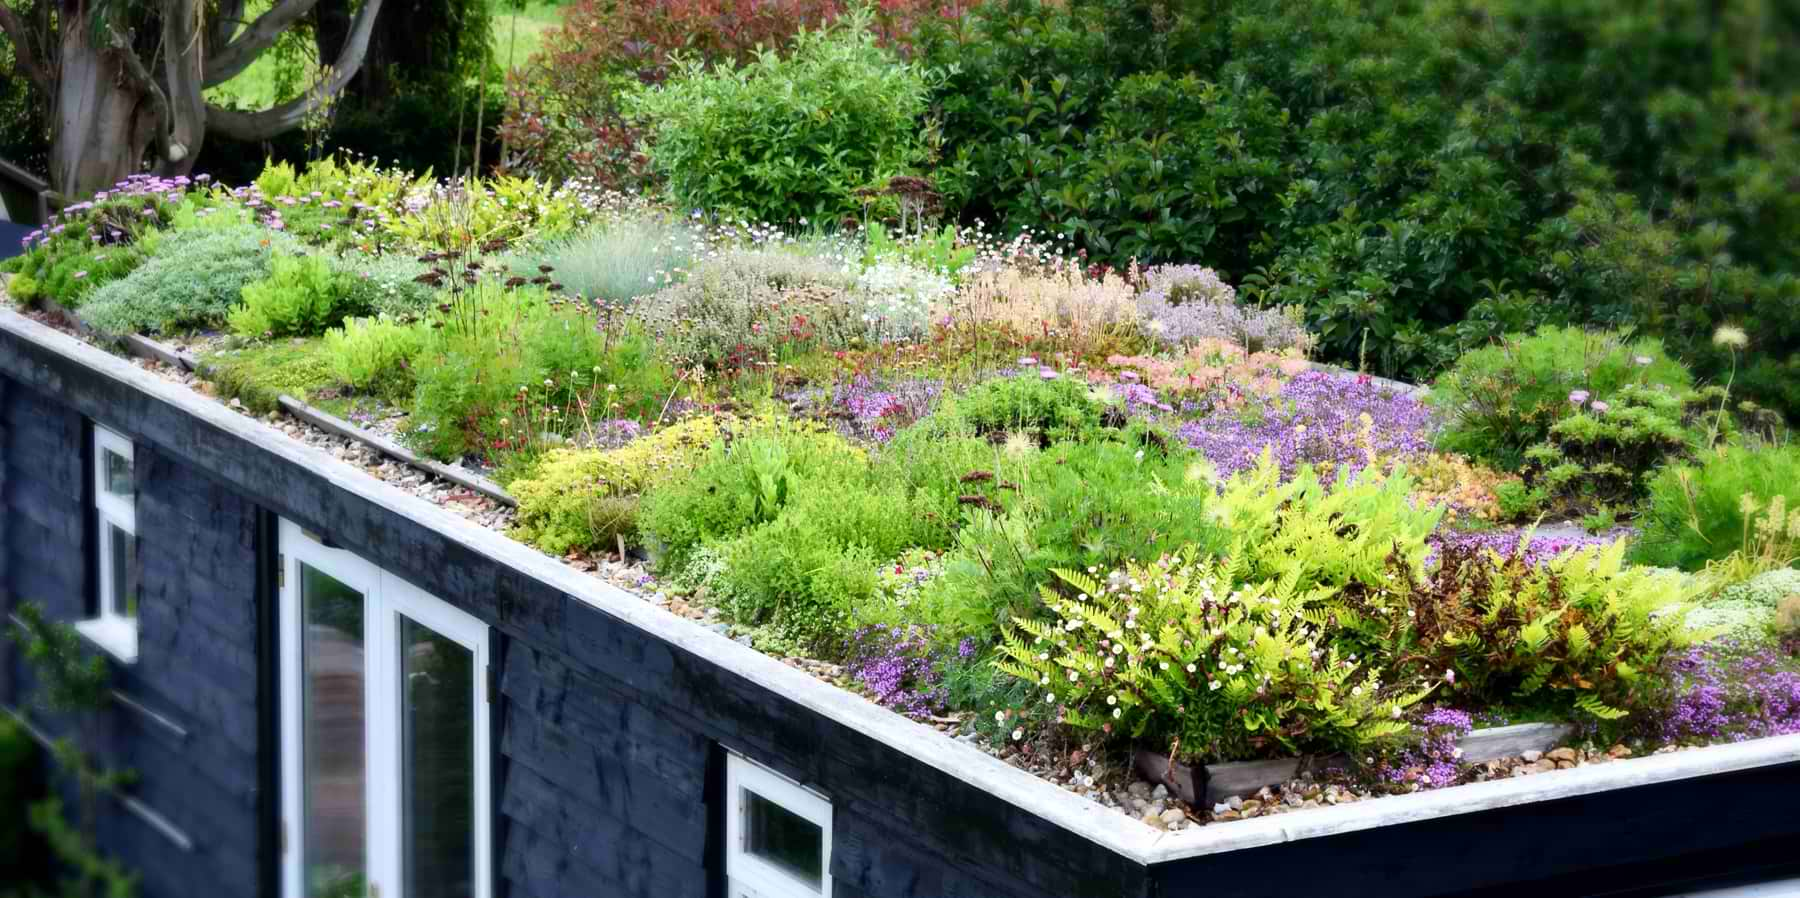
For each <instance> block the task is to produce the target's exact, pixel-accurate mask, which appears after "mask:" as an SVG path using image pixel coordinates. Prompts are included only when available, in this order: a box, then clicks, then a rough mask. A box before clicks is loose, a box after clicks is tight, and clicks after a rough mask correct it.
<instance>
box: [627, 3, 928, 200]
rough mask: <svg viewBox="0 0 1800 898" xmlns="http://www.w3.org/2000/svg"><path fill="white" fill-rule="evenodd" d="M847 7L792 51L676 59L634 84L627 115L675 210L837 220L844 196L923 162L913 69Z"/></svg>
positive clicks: (921, 92) (921, 106)
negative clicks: (656, 77)
mask: <svg viewBox="0 0 1800 898" xmlns="http://www.w3.org/2000/svg"><path fill="white" fill-rule="evenodd" d="M869 24H870V21H869V19H868V18H867V16H866V15H865V14H862V13H857V14H854V15H852V16H850V17H848V18H847V19H846V20H845V21H843V22H841V23H838V24H836V25H834V26H831V27H830V28H828V29H825V30H811V31H808V30H803V31H801V32H800V33H799V34H797V35H796V36H795V38H794V43H793V47H792V50H791V52H790V53H789V54H788V55H787V56H786V57H783V56H780V55H777V54H776V52H775V51H774V50H772V49H765V50H762V51H759V52H758V53H757V54H756V55H755V57H754V58H753V59H752V60H751V61H750V62H748V63H747V64H745V65H743V66H738V65H736V64H735V63H733V62H731V61H729V60H726V61H721V62H719V63H717V64H716V65H714V66H713V67H712V68H711V69H708V67H707V66H706V64H705V63H704V62H702V61H700V60H689V61H686V62H683V63H681V64H680V65H679V66H678V67H677V68H676V70H675V71H674V72H673V73H672V74H671V75H670V77H669V80H668V81H667V82H665V83H663V84H661V85H656V86H651V87H644V88H639V89H636V90H634V91H633V92H632V93H631V94H630V95H629V96H628V97H627V100H626V105H627V108H628V110H629V112H630V116H631V118H632V119H633V120H634V121H635V122H637V123H639V124H641V125H642V126H643V127H645V128H647V129H648V130H649V132H650V135H651V141H650V145H649V148H648V151H647V152H648V154H649V158H650V164H651V166H652V167H653V168H654V169H655V170H656V172H657V173H658V174H659V175H661V176H662V177H664V178H665V179H667V181H668V186H669V191H670V193H671V194H673V196H674V197H675V200H676V201H677V202H678V203H680V204H682V205H683V206H684V207H685V208H696V209H708V210H713V211H718V212H726V211H732V212H738V213H741V214H744V215H748V216H750V217H751V218H752V219H755V220H759V221H772V222H794V221H799V220H801V219H811V220H814V221H822V222H827V221H837V220H838V219H840V218H843V217H845V216H855V215H858V214H859V213H861V212H862V211H863V204H862V203H861V202H860V201H859V200H858V199H857V197H856V196H855V195H854V194H853V193H852V191H853V190H855V189H857V188H859V187H865V186H872V185H880V184H882V183H883V182H885V181H886V180H887V179H888V178H890V177H892V176H894V175H900V174H905V173H907V172H908V170H909V169H911V168H912V167H913V166H915V165H917V164H919V163H920V162H922V161H924V158H925V146H924V141H923V140H922V139H921V137H920V130H921V129H920V118H921V116H922V115H923V114H924V112H925V105H926V83H925V74H924V69H923V68H922V67H921V66H919V65H917V64H915V63H911V62H904V61H901V60H899V59H896V58H895V57H894V56H893V55H892V54H891V53H889V52H888V51H886V50H883V49H882V48H881V47H880V46H879V44H878V43H877V42H876V39H875V35H874V34H873V32H872V31H871V30H870V29H869Z"/></svg>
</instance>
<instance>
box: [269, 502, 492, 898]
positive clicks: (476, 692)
mask: <svg viewBox="0 0 1800 898" xmlns="http://www.w3.org/2000/svg"><path fill="white" fill-rule="evenodd" d="M279 538H280V541H281V552H282V557H281V610H280V614H281V651H280V656H281V658H280V664H281V677H280V679H281V684H282V686H281V689H282V694H281V728H282V733H283V740H282V742H283V744H282V807H283V809H284V810H283V820H282V829H283V844H284V849H283V850H284V855H283V858H282V878H283V886H282V893H283V895H285V896H287V898H315V896H317V898H325V896H333V898H335V896H341V895H342V896H348V895H354V896H359V898H360V896H365V895H366V896H380V898H440V896H441V898H486V896H488V895H489V894H490V891H491V889H490V885H489V883H490V881H491V879H492V877H491V874H490V869H491V867H490V865H491V864H492V856H491V855H492V852H491V850H490V844H491V839H490V836H489V832H488V830H489V814H488V809H489V801H490V799H489V795H488V791H489V788H488V764H489V756H488V752H489V748H488V704H487V693H486V683H487V678H486V672H487V626H486V625H485V624H483V623H481V621H479V620H477V619H475V618H474V617H472V616H470V615H468V614H467V613H465V612H463V611H461V610H459V609H456V608H453V607H451V606H450V605H447V604H445V603H444V602H442V601H440V600H438V599H436V598H433V597H432V596H430V595H428V594H426V593H425V592H424V591H422V590H420V589H418V588H417V587H414V586H412V585H411V584H408V583H406V582H405V581H404V580H401V579H400V578H398V577H395V576H393V575H392V574H388V573H385V572H383V571H381V570H380V569H378V568H376V567H375V566H374V565H372V564H370V563H369V562H367V561H365V560H363V559H361V558H358V557H356V556H355V555H352V554H350V553H349V552H346V551H344V550H342V549H333V548H328V547H326V546H324V545H322V544H321V543H320V542H319V541H318V540H317V539H316V538H314V537H312V536H311V535H309V534H307V533H306V532H305V531H304V530H302V529H301V528H300V527H298V526H297V525H295V524H293V523H291V522H288V521H282V522H281V527H280V534H279Z"/></svg>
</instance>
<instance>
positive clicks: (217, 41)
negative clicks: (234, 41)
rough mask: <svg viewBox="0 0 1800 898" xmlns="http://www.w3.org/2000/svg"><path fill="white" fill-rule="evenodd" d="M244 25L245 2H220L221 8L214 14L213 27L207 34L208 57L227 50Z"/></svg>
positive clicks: (228, 0)
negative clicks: (240, 27) (238, 30)
mask: <svg viewBox="0 0 1800 898" xmlns="http://www.w3.org/2000/svg"><path fill="white" fill-rule="evenodd" d="M242 24H244V0H219V8H218V10H217V11H215V12H214V13H213V14H212V27H211V28H210V29H208V31H207V34H206V53H207V56H208V57H212V56H214V55H217V54H218V52H219V51H220V50H223V49H225V47H226V45H228V44H230V43H231V38H232V37H233V36H234V35H236V34H237V29H238V26H239V25H242Z"/></svg>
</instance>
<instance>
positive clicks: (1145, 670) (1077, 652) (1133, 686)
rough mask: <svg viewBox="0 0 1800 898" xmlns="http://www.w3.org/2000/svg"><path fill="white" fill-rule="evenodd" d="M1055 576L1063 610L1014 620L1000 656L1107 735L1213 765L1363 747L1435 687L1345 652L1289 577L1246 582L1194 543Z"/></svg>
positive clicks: (1393, 728) (1065, 719)
mask: <svg viewBox="0 0 1800 898" xmlns="http://www.w3.org/2000/svg"><path fill="white" fill-rule="evenodd" d="M1056 574H1057V578H1058V579H1059V580H1060V581H1061V582H1060V584H1058V585H1059V586H1061V587H1062V590H1061V591H1060V592H1059V591H1056V590H1052V589H1051V588H1050V587H1048V586H1046V587H1045V588H1044V591H1043V600H1044V603H1045V604H1046V605H1048V606H1049V607H1050V609H1051V610H1052V612H1053V615H1054V616H1053V617H1052V618H1051V619H1050V620H1048V621H1037V620H1031V619H1026V618H1019V619H1017V620H1015V621H1014V626H1015V627H1016V629H1015V630H1012V631H1010V632H1009V633H1008V634H1007V638H1006V640H1005V642H1004V643H1003V644H1002V646H1001V649H1000V653H1001V655H1002V659H1001V660H997V661H996V662H995V666H996V667H998V668H1000V669H1001V670H1002V671H1004V672H1005V673H1007V674H1008V675H1010V676H1012V677H1014V678H1017V679H1019V680H1021V681H1025V682H1027V683H1033V684H1036V685H1037V687H1038V690H1037V692H1036V693H1035V694H1034V698H1035V699H1036V702H1041V703H1042V705H1043V706H1044V707H1045V708H1047V709H1051V710H1053V711H1054V713H1055V714H1056V720H1057V722H1058V723H1061V724H1065V725H1067V726H1070V727H1073V728H1075V729H1078V730H1086V731H1097V732H1098V733H1099V734H1100V735H1101V738H1106V737H1108V736H1110V737H1112V738H1114V739H1122V738H1130V739H1132V740H1134V741H1138V742H1140V743H1143V744H1147V745H1150V746H1155V747H1157V748H1165V747H1167V748H1171V749H1173V748H1174V747H1175V746H1179V751H1178V753H1179V754H1181V755H1182V756H1184V757H1187V758H1191V759H1201V760H1212V761H1219V760H1238V759H1244V758H1250V757H1259V756H1264V755H1269V754H1282V753H1286V754H1292V753H1295V752H1300V751H1312V750H1320V749H1324V750H1346V749H1352V750H1353V749H1356V748H1359V747H1361V746H1363V745H1365V744H1368V743H1370V742H1373V741H1376V740H1379V739H1383V738H1386V737H1390V736H1395V735H1398V734H1400V733H1402V732H1405V731H1406V729H1407V725H1406V723H1405V722H1403V721H1401V720H1399V719H1397V718H1399V717H1400V716H1401V715H1402V714H1403V713H1404V711H1405V709H1406V708H1407V707H1408V706H1410V705H1412V704H1413V703H1415V702H1417V701H1418V700H1419V699H1420V698H1422V697H1423V695H1424V693H1423V692H1422V691H1410V690H1409V687H1407V686H1403V685H1395V684H1388V683H1383V682H1382V677H1381V674H1380V672H1379V671H1378V670H1375V669H1373V668H1371V667H1369V666H1367V665H1364V664H1357V663H1354V662H1352V661H1350V660H1349V659H1348V658H1345V657H1342V656H1341V655H1340V654H1339V652H1338V650H1337V648H1336V647H1335V646H1333V645H1332V644H1331V642H1330V638H1329V633H1328V632H1327V631H1323V630H1322V629H1321V628H1315V627H1311V626H1309V625H1308V624H1307V622H1306V618H1305V617H1304V616H1303V615H1302V614H1300V613H1298V612H1299V611H1300V610H1301V609H1302V607H1303V605H1304V599H1303V597H1302V596H1301V595H1300V594H1299V593H1298V592H1297V591H1296V589H1295V588H1294V585H1293V584H1292V583H1291V582H1272V583H1258V584H1253V585H1242V584H1240V583H1239V582H1237V581H1236V580H1234V579H1233V577H1232V575H1231V574H1230V573H1229V572H1227V571H1225V570H1222V569H1221V568H1220V567H1218V566H1216V565H1214V564H1212V563H1209V562H1206V561H1203V560H1199V559H1196V558H1195V556H1194V555H1193V553H1192V552H1184V553H1182V554H1181V555H1179V556H1174V557H1166V558H1163V559H1161V560H1158V561H1156V562H1153V563H1151V564H1147V565H1131V566H1130V567H1127V568H1125V569H1124V570H1119V571H1108V572H1103V573H1098V574H1095V575H1089V574H1083V573H1079V572H1074V571H1067V570H1058V571H1057V572H1056ZM1069 592H1076V593H1078V594H1077V595H1076V596H1075V597H1074V598H1070V597H1068V595H1067V593H1069ZM1036 702H1034V704H1035V703H1036Z"/></svg>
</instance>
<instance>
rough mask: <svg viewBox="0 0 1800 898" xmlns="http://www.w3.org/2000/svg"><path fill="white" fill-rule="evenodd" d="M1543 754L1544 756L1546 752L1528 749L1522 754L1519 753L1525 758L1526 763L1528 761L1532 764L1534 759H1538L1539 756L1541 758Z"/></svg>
mask: <svg viewBox="0 0 1800 898" xmlns="http://www.w3.org/2000/svg"><path fill="white" fill-rule="evenodd" d="M1543 756H1544V753H1543V752H1541V751H1528V752H1525V753H1524V754H1522V755H1519V757H1520V758H1523V759H1524V760H1525V763H1527V764H1530V763H1532V762H1533V761H1536V760H1537V759H1538V758H1541V757H1543Z"/></svg>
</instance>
